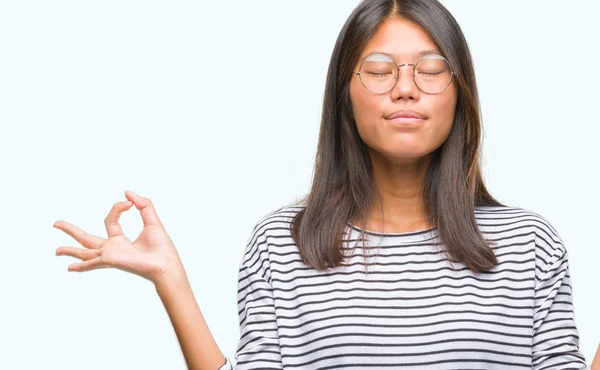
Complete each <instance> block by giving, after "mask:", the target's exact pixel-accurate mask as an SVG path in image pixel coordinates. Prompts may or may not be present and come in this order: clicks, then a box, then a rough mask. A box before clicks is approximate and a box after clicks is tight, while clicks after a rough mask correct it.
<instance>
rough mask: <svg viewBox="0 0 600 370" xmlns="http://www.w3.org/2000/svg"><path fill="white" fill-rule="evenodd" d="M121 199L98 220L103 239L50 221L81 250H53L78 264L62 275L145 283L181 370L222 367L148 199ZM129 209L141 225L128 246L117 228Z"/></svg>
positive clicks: (127, 193) (130, 194)
mask: <svg viewBox="0 0 600 370" xmlns="http://www.w3.org/2000/svg"><path fill="white" fill-rule="evenodd" d="M125 197H126V198H127V199H128V200H127V201H123V202H117V203H115V204H114V206H113V207H112V209H111V210H110V212H109V213H108V216H106V218H105V220H104V224H105V226H106V232H107V233H108V238H101V237H98V236H95V235H91V234H88V233H86V232H85V231H83V230H81V229H80V228H78V227H77V226H75V225H73V224H71V223H69V222H66V221H62V220H59V221H56V222H55V223H54V227H55V228H57V229H59V230H62V231H64V232H65V233H67V234H68V235H70V236H71V237H73V239H75V240H76V241H77V242H79V244H81V245H82V246H83V247H84V248H75V247H70V246H61V247H59V248H58V249H57V250H56V255H57V256H70V257H75V258H78V259H80V260H81V262H76V263H73V264H71V265H69V267H68V271H77V272H84V271H90V270H96V269H101V268H109V267H111V268H116V269H119V270H123V271H127V272H130V273H133V274H136V275H139V276H141V277H143V278H145V279H148V280H150V281H151V282H152V283H154V286H155V288H156V292H157V293H158V296H159V297H160V299H161V301H162V303H163V305H164V307H165V309H166V311H167V314H168V315H169V318H170V320H171V324H172V325H173V328H174V329H175V334H176V335H177V339H178V341H179V344H180V346H181V350H182V352H183V356H184V358H185V361H186V364H187V368H188V369H192V370H205V369H206V370H214V369H218V368H219V367H220V366H222V365H223V364H224V363H225V357H224V356H223V353H222V352H221V350H220V349H219V347H218V346H217V343H216V342H215V339H214V337H213V336H212V334H211V332H210V330H209V328H208V325H207V324H206V321H205V320H204V316H203V315H202V312H201V311H200V308H199V307H198V303H197V302H196V299H195V297H194V293H193V292H192V288H191V286H190V282H189V280H188V278H187V274H186V272H185V270H184V268H183V264H182V263H181V260H180V258H179V254H178V253H177V250H176V249H175V246H174V245H173V242H172V241H171V238H170V237H169V235H168V234H167V232H166V230H165V228H164V226H163V224H162V222H161V221H160V219H159V218H158V215H157V213H156V210H155V209H154V205H153V204H152V202H151V201H150V199H148V198H144V197H141V196H139V195H137V194H135V193H133V192H131V191H125ZM132 205H135V207H136V208H137V209H138V211H139V212H140V214H141V216H142V221H143V223H144V228H143V230H142V232H141V233H140V235H139V236H138V237H137V238H136V239H135V240H134V241H133V242H132V241H130V240H129V239H128V238H127V237H126V236H125V235H124V234H123V229H122V228H121V225H120V224H119V218H120V216H121V214H122V213H123V212H125V211H127V210H129V209H130V208H131V206H132ZM90 360H93V359H90ZM83 367H84V368H85V367H86V366H83Z"/></svg>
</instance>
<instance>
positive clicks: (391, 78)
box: [352, 54, 454, 94]
mask: <svg viewBox="0 0 600 370" xmlns="http://www.w3.org/2000/svg"><path fill="white" fill-rule="evenodd" d="M402 66H412V67H413V74H412V75H413V80H414V82H415V85H417V87H418V88H419V89H420V90H421V91H423V92H425V93H427V94H435V93H439V92H441V91H443V90H444V89H445V88H446V87H448V86H449V85H450V82H452V78H453V77H454V72H453V71H452V70H451V69H450V63H448V60H446V58H444V57H443V56H441V55H437V54H428V55H425V56H423V57H422V58H421V59H419V60H418V61H417V63H415V64H409V63H405V64H396V63H395V62H394V61H393V60H392V58H391V57H389V56H387V55H385V54H371V55H369V56H367V57H366V58H365V60H363V62H362V63H361V64H360V68H359V69H358V72H352V73H353V74H355V75H357V76H358V77H359V78H360V82H361V83H362V85H363V86H364V87H365V88H366V89H367V90H369V91H371V92H374V93H376V94H382V93H385V92H388V91H390V90H391V89H393V88H394V86H396V84H397V83H398V76H399V73H400V67H402Z"/></svg>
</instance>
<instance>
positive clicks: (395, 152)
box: [350, 17, 458, 232]
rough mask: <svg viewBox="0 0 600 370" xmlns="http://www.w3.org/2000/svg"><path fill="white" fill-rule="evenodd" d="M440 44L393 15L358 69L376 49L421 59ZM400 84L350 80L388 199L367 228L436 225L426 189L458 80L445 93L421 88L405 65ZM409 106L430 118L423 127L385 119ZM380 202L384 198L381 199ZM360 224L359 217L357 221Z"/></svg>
mask: <svg viewBox="0 0 600 370" xmlns="http://www.w3.org/2000/svg"><path fill="white" fill-rule="evenodd" d="M423 50H437V54H439V55H442V53H441V52H440V50H439V48H437V46H436V44H435V43H434V42H433V40H432V39H431V38H429V36H428V35H427V34H426V33H425V32H424V31H423V30H422V29H421V28H420V27H419V26H417V25H416V24H415V23H413V22H411V21H409V20H406V19H403V18H399V17H393V18H389V19H387V20H386V21H385V22H384V23H382V25H381V27H380V28H379V29H378V30H377V32H376V33H375V35H374V36H373V38H372V39H371V40H370V41H369V43H368V44H367V45H366V47H365V49H364V50H363V52H362V54H361V56H360V58H359V60H358V62H357V64H356V65H355V67H354V71H358V70H359V68H360V63H361V62H362V60H363V59H364V58H365V57H366V56H368V55H369V54H371V53H373V52H374V51H378V52H381V51H383V52H385V53H386V54H388V55H390V56H392V57H393V60H394V62H396V64H401V63H413V64H414V63H416V62H417V60H418V59H419V56H417V53H419V52H420V51H423ZM399 73H400V75H399V80H398V83H397V84H396V86H395V87H394V88H393V89H392V90H390V91H389V92H387V93H383V94H375V93H373V92H371V91H369V90H367V89H365V88H364V86H363V85H362V84H361V82H360V80H359V77H358V76H353V78H352V80H351V82H350V100H351V102H352V109H353V112H354V118H355V121H356V125H357V128H358V133H359V135H360V137H361V138H362V140H363V141H364V142H365V143H366V144H367V146H368V148H369V156H370V158H371V162H372V164H373V179H374V182H375V185H376V187H377V189H378V190H379V192H380V194H381V196H382V199H383V211H384V215H385V217H384V219H383V220H382V219H381V208H380V207H379V204H375V205H374V206H373V208H372V209H371V210H370V211H369V212H368V214H369V216H368V222H367V229H369V230H372V231H377V232H411V231H417V230H422V229H426V228H429V227H432V225H429V223H428V221H427V212H426V210H425V205H424V199H423V196H422V189H423V185H424V183H425V178H426V174H427V170H428V168H429V165H430V162H431V158H432V152H433V151H435V150H436V149H437V148H439V147H440V146H441V145H442V144H443V143H444V141H445V140H446V139H447V137H448V134H449V133H450V129H451V128H452V122H453V120H454V112H455V107H456V101H457V94H458V92H457V87H456V83H455V80H454V79H453V80H452V82H451V83H450V85H449V86H448V87H447V88H446V89H445V90H443V91H442V92H439V93H436V94H428V93H425V92H423V91H421V90H420V89H419V88H418V87H417V86H416V85H415V83H414V80H413V78H412V67H409V66H403V67H400V72H399ZM400 109H408V110H413V111H416V112H418V113H420V114H421V115H422V116H424V117H425V120H424V121H423V122H422V125H421V126H420V127H418V128H398V127H395V126H392V125H391V124H390V122H389V121H388V120H387V119H386V118H385V117H386V116H388V115H389V114H391V113H393V112H395V111H397V110H400ZM377 203H378V202H377ZM355 224H356V222H355Z"/></svg>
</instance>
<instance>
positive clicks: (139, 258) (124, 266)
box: [54, 190, 183, 284]
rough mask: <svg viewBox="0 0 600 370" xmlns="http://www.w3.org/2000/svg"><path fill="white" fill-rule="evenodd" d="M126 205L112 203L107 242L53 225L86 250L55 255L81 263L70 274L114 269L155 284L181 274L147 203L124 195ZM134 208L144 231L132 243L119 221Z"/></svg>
mask: <svg viewBox="0 0 600 370" xmlns="http://www.w3.org/2000/svg"><path fill="white" fill-rule="evenodd" d="M125 197H126V198H127V199H128V200H127V201H123V202H118V203H115V205H114V206H113V207H112V209H111V210H110V212H109V213H108V216H106V218H105V219H104V223H105V225H106V231H107V233H108V239H104V238H100V237H97V236H95V235H91V234H88V233H86V232H85V231H83V230H81V229H80V228H78V227H77V226H75V225H73V224H70V223H68V222H66V221H56V222H55V223H54V227H55V228H57V229H60V230H62V231H64V232H65V233H67V234H69V235H70V236H72V237H73V238H74V239H75V240H77V242H79V244H81V245H82V246H83V247H85V248H75V247H68V246H61V247H60V248H58V249H57V250H56V255H57V256H59V255H63V256H71V257H76V258H79V259H81V260H82V262H77V263H73V264H71V265H70V266H69V268H68V270H69V271H79V272H82V271H89V270H94V269H99V268H108V267H113V268H117V269H120V270H123V271H127V272H130V273H133V274H136V275H139V276H141V277H144V278H146V279H148V280H150V281H152V282H153V283H155V284H156V283H157V281H158V280H160V279H161V278H162V277H163V276H165V275H166V274H167V273H171V272H173V273H178V272H180V271H181V270H183V266H182V264H181V260H180V259H179V254H178V253H177V250H176V249H175V246H174V245H173V242H172V241H171V238H170V237H169V235H168V234H167V232H166V231H165V228H164V227H163V225H162V223H161V221H160V219H159V218H158V215H157V214H156V210H155V209H154V206H153V204H152V202H151V201H150V199H148V198H143V197H141V196H139V195H137V194H135V193H133V192H132V191H129V190H128V191H125ZM132 205H135V206H136V208H137V209H138V210H139V211H140V213H141V215H142V221H143V222H144V228H143V230H142V232H141V233H140V235H139V236H138V237H137V239H135V241H133V242H131V241H130V240H129V239H128V238H127V237H126V236H125V235H124V234H123V229H122V228H121V225H120V224H119V217H120V216H121V213H122V212H125V211H127V210H128V209H129V208H131V206H132Z"/></svg>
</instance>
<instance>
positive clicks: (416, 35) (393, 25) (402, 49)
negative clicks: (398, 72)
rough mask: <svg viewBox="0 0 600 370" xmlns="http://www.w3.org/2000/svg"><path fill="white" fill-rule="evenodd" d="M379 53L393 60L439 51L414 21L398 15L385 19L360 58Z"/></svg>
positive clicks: (438, 52) (418, 56) (414, 58)
mask: <svg viewBox="0 0 600 370" xmlns="http://www.w3.org/2000/svg"><path fill="white" fill-rule="evenodd" d="M374 53H381V54H387V55H389V56H391V57H392V58H393V59H394V60H395V61H399V60H407V61H410V60H413V61H414V60H417V59H419V58H420V57H422V56H423V55H426V54H440V55H441V51H440V50H439V48H438V47H437V45H436V44H435V42H434V41H433V40H432V39H431V38H430V37H429V35H428V34H427V33H426V32H425V31H424V30H423V29H422V28H421V27H420V26H419V25H417V24H416V23H414V22H412V21H410V20H407V19H404V18H399V17H394V18H389V19H387V20H385V21H384V22H383V23H382V24H381V25H380V26H379V28H378V29H377V31H376V32H375V33H374V34H373V36H372V37H371V39H370V40H369V42H368V43H367V45H366V46H365V48H364V50H363V52H362V54H361V57H360V59H363V58H364V57H366V56H368V55H370V54H374Z"/></svg>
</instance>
